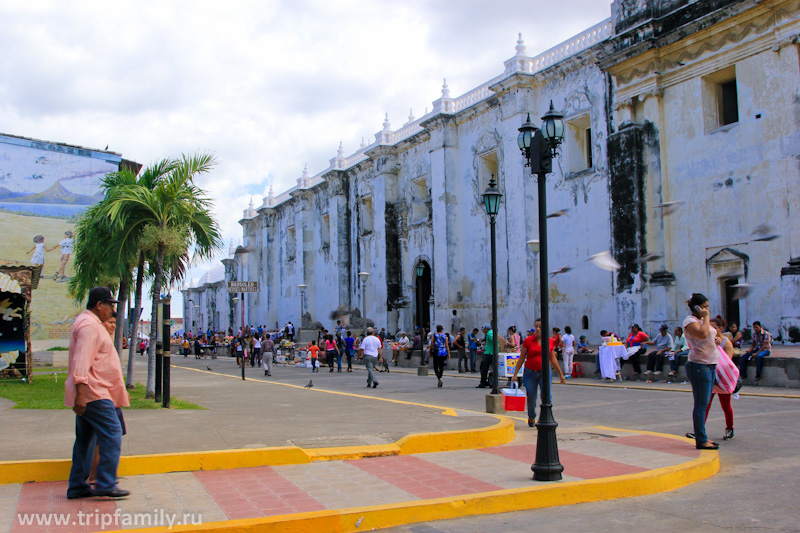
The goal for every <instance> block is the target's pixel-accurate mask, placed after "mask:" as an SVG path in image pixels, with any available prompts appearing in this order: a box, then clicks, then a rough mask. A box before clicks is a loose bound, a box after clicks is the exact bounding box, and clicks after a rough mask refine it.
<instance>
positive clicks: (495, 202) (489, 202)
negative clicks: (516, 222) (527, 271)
mask: <svg viewBox="0 0 800 533" xmlns="http://www.w3.org/2000/svg"><path fill="white" fill-rule="evenodd" d="M502 197H503V195H502V194H501V193H500V191H498V190H497V182H496V181H495V179H494V174H492V179H490V180H489V187H488V188H487V189H486V190H485V191H484V193H483V207H485V208H486V214H487V215H489V233H490V235H491V244H492V252H491V255H492V373H493V374H494V383H493V384H492V394H500V391H499V390H498V388H497V387H498V384H499V382H500V376H498V375H497V374H498V370H497V343H498V340H497V243H496V242H495V236H494V233H495V231H494V229H495V218H496V217H497V213H498V212H499V211H500V198H502ZM484 355H485V354H484Z"/></svg>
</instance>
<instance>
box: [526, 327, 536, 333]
mask: <svg viewBox="0 0 800 533" xmlns="http://www.w3.org/2000/svg"><path fill="white" fill-rule="evenodd" d="M528 333H536V328H531V329H529V330H528Z"/></svg>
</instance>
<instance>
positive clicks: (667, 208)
mask: <svg viewBox="0 0 800 533" xmlns="http://www.w3.org/2000/svg"><path fill="white" fill-rule="evenodd" d="M682 203H683V202H681V201H680V200H675V201H672V202H662V203H660V204H658V205H657V206H656V207H657V208H659V209H661V216H667V215H671V214H672V213H674V212H675V211H676V210H677V209H678V206H679V205H681V204H682Z"/></svg>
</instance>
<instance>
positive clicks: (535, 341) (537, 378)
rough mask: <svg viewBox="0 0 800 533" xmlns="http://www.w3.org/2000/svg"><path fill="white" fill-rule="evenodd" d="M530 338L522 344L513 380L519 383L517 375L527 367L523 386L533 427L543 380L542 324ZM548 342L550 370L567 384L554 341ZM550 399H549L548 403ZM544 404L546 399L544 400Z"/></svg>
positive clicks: (533, 330)
mask: <svg viewBox="0 0 800 533" xmlns="http://www.w3.org/2000/svg"><path fill="white" fill-rule="evenodd" d="M528 333H529V335H528V338H526V339H525V341H523V343H522V347H521V349H520V352H519V359H518V360H517V365H516V367H514V376H513V377H512V378H511V379H513V380H514V382H516V383H519V381H518V379H517V373H518V372H519V369H520V368H521V367H522V366H525V371H524V372H523V374H522V384H523V385H524V386H525V395H526V400H527V404H528V426H529V427H533V425H534V423H535V422H536V390H537V389H538V388H539V386H540V384H541V383H540V382H541V379H542V347H541V344H540V341H541V338H542V323H541V321H540V320H538V319H537V320H536V322H534V325H533V329H530V330H528ZM547 340H548V347H549V351H550V357H549V359H550V368H552V369H553V372H555V373H557V374H558V375H559V377H560V379H561V383H566V382H567V381H566V380H565V379H564V374H563V372H561V367H560V366H558V359H556V352H555V351H554V350H553V340H552V339H549V338H548V339H547ZM549 401H550V399H549V398H548V402H549ZM542 402H544V398H542Z"/></svg>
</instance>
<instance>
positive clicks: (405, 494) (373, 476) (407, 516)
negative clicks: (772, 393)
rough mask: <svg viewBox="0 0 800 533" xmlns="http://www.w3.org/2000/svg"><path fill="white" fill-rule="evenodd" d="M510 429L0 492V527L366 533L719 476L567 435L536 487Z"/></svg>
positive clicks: (714, 462)
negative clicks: (391, 447)
mask: <svg viewBox="0 0 800 533" xmlns="http://www.w3.org/2000/svg"><path fill="white" fill-rule="evenodd" d="M519 425H520V427H519V429H520V431H519V432H518V437H517V438H516V439H515V440H514V441H513V442H511V443H509V444H507V445H503V446H494V447H488V448H478V449H474V450H460V451H452V452H439V453H423V454H417V455H401V456H386V457H378V458H370V459H357V460H345V461H317V462H313V463H310V464H293V465H283V466H260V467H254V468H239V469H235V470H215V471H197V472H175V473H168V474H155V475H142V476H126V477H125V478H123V479H122V480H121V481H120V484H121V486H123V487H125V488H127V489H129V490H131V491H132V495H131V497H130V498H128V499H124V500H117V501H109V500H105V499H101V498H89V499H85V500H77V501H76V500H66V499H65V493H66V486H67V484H66V482H65V481H53V482H39V483H26V484H12V485H0V502H2V503H3V504H5V505H2V506H0V527H3V526H5V527H4V529H6V528H10V531H12V532H29V531H47V532H62V531H98V530H101V529H102V528H101V527H100V526H102V525H103V523H105V524H106V526H107V527H106V530H113V529H123V528H128V527H137V526H138V527H147V526H169V525H170V523H174V524H176V525H177V524H179V523H181V522H184V521H185V522H188V523H193V524H194V525H193V526H189V527H187V528H186V529H191V530H203V531H219V530H223V529H228V528H231V529H237V530H246V529H248V526H250V527H252V528H253V529H255V528H258V530H259V531H270V530H281V531H309V530H318V531H356V530H359V529H360V530H370V529H372V528H381V527H389V526H392V525H398V524H406V523H412V522H417V521H426V520H435V519H442V518H450V517H458V516H469V515H474V514H489V513H497V512H505V511H513V510H521V509H531V508H537V507H546V506H552V505H564V504H567V503H575V502H585V501H597V500H603V499H613V498H618V497H623V496H631V495H642V494H650V493H655V492H663V491H665V490H671V489H674V488H677V487H680V486H684V485H688V484H689V483H692V482H695V481H698V480H701V479H704V478H706V477H709V476H710V475H713V474H714V473H715V472H716V471H717V469H718V466H719V464H718V459H717V454H716V453H714V452H700V451H698V450H695V449H694V447H693V445H692V443H691V442H690V441H688V440H687V439H680V438H675V437H669V436H659V435H656V434H652V433H647V432H641V433H640V432H628V431H618V430H614V429H610V428H597V427H589V428H576V429H573V430H570V431H568V432H561V434H560V439H559V441H560V442H559V453H560V459H561V463H562V464H563V465H564V469H565V470H564V472H565V473H564V479H563V481H561V482H550V483H543V482H535V481H532V480H531V471H530V464H531V463H532V462H533V460H534V458H535V454H536V444H535V435H536V433H535V432H533V431H523V430H522V423H521V422H520V423H519ZM525 429H527V427H526V428H525ZM79 512H82V513H83V514H82V515H79V514H78V513H79ZM51 513H60V514H61V516H62V517H63V516H65V513H69V514H70V518H69V521H70V523H69V525H66V526H63V525H62V526H55V525H50V526H49V527H32V526H24V525H22V524H21V523H20V518H22V519H23V520H24V519H26V518H27V517H33V518H28V519H32V520H37V519H39V520H41V519H46V517H48V516H55V515H51ZM20 515H21V516H20ZM78 516H80V517H81V518H80V520H82V522H77V521H76V520H78V518H77V517H78ZM171 521H174V522H171ZM230 521H232V522H230ZM87 523H88V525H86V526H85V527H80V526H81V525H82V524H87ZM182 529H183V528H177V530H178V531H180V530H182ZM158 530H162V528H161V527H159V529H158ZM173 530H175V528H173Z"/></svg>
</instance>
